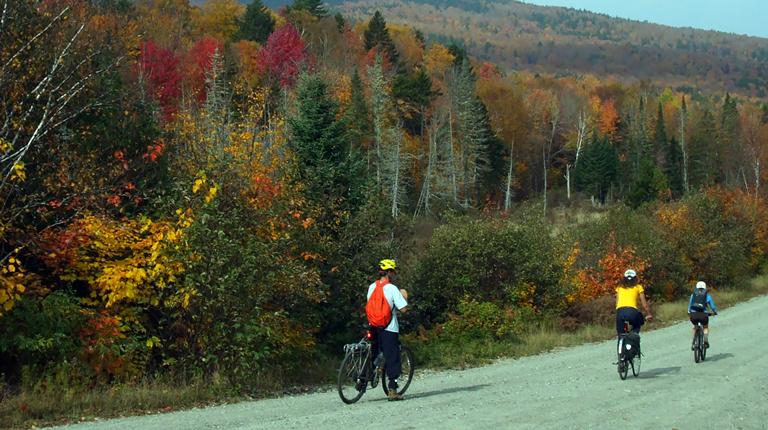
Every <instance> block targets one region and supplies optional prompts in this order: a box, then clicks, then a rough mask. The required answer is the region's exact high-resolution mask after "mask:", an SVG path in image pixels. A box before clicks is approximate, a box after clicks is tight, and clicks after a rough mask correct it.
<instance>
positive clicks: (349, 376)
mask: <svg viewBox="0 0 768 430" xmlns="http://www.w3.org/2000/svg"><path fill="white" fill-rule="evenodd" d="M364 366H365V355H363V354H359V353H355V352H351V353H349V354H347V355H346V357H344V361H342V362H341V367H340V368H339V380H338V384H339V397H341V401H342V402H344V403H346V404H352V403H355V402H356V401H358V400H360V397H363V393H365V380H363V379H362V378H361V375H362V373H363V369H364Z"/></svg>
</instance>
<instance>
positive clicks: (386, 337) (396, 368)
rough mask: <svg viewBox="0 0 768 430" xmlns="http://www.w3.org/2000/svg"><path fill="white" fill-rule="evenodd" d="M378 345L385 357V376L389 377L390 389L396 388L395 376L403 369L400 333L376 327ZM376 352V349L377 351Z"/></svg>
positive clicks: (397, 376)
mask: <svg viewBox="0 0 768 430" xmlns="http://www.w3.org/2000/svg"><path fill="white" fill-rule="evenodd" d="M378 335H379V345H380V346H381V349H382V350H383V351H384V358H386V359H387V369H386V372H387V376H388V377H389V387H388V388H390V389H393V390H396V389H397V378H399V377H400V372H402V370H403V365H402V363H401V362H400V334H399V333H393V332H391V331H386V330H384V329H381V328H380V329H378ZM377 353H378V351H377Z"/></svg>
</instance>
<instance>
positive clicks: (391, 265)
mask: <svg viewBox="0 0 768 430" xmlns="http://www.w3.org/2000/svg"><path fill="white" fill-rule="evenodd" d="M379 268H380V269H381V270H395V269H396V268H397V264H395V260H381V261H380V262H379Z"/></svg>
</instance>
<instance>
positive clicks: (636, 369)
mask: <svg viewBox="0 0 768 430" xmlns="http://www.w3.org/2000/svg"><path fill="white" fill-rule="evenodd" d="M629 363H630V365H631V366H632V375H634V376H635V378H637V376H638V375H640V365H641V364H642V363H643V359H642V355H641V354H640V352H638V353H637V355H635V358H633V359H632V361H630V362H629Z"/></svg>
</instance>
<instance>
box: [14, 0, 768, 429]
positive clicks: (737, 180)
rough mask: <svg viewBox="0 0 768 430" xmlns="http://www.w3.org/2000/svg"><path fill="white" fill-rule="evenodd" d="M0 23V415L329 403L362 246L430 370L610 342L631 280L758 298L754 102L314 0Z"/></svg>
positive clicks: (40, 13)
mask: <svg viewBox="0 0 768 430" xmlns="http://www.w3.org/2000/svg"><path fill="white" fill-rule="evenodd" d="M0 10H2V11H3V12H2V19H0V58H2V61H0V95H1V97H0V124H2V126H0V171H2V174H1V175H0V201H2V202H3V203H2V204H0V427H4V428H5V427H8V428H12V427H31V426H33V425H34V426H42V425H46V424H52V423H61V422H71V421H79V420H82V419H95V418H97V417H114V416H120V415H127V414H138V413H147V412H162V411H167V410H174V409H177V408H182V407H193V406H197V405H207V404H216V403H221V402H230V401H240V400H242V399H251V398H260V397H265V396H275V395H280V394H283V393H286V392H288V393H290V392H298V391H301V390H313V389H316V388H314V387H318V386H320V387H322V386H328V385H330V384H332V383H333V379H334V375H335V370H336V367H337V365H338V361H339V359H340V358H341V352H342V346H343V345H344V344H345V343H349V342H352V341H356V340H357V339H359V338H360V336H362V328H361V327H362V325H363V322H364V320H365V314H364V302H365V291H366V286H367V285H368V284H370V282H371V281H372V277H373V276H374V275H375V274H376V264H377V262H378V261H380V260H382V259H384V258H391V259H394V260H396V261H397V262H398V268H399V272H400V277H399V279H400V281H398V282H399V283H400V285H398V286H399V287H401V288H405V289H407V290H408V291H409V293H410V299H411V302H412V303H411V306H410V308H411V311H410V312H408V314H406V315H404V317H403V318H402V327H403V338H404V340H405V342H408V343H410V344H412V345H413V346H414V349H415V351H416V354H417V357H418V359H419V360H420V361H419V363H418V365H419V366H422V367H433V368H445V367H462V366H473V365H478V364H482V363H483V362H485V361H486V360H489V359H494V358H497V357H518V356H524V355H531V354H536V353H539V352H541V351H546V350H550V349H552V348H556V347H558V346H561V345H568V344H571V343H579V342H583V341H594V340H599V339H603V338H605V337H606V336H610V329H609V328H610V325H611V322H610V321H609V320H610V319H611V318H610V314H611V307H612V304H611V298H610V296H611V294H612V292H613V289H614V288H615V286H616V284H617V281H618V279H619V277H620V276H621V273H623V271H624V270H625V269H626V268H628V267H632V268H633V269H635V270H636V271H637V272H638V273H639V275H640V279H641V281H642V282H643V284H644V285H645V286H646V287H647V291H648V295H649V297H650V299H651V300H652V301H653V302H654V305H655V306H667V305H665V304H667V303H676V301H679V300H683V299H684V298H685V297H686V296H687V295H688V294H689V291H690V289H691V287H692V285H693V284H694V283H695V282H696V281H697V280H704V281H705V282H707V284H708V285H710V286H712V287H713V288H715V290H716V291H718V292H720V291H729V292H732V293H729V294H733V295H734V297H736V298H735V299H734V300H740V298H739V297H741V298H744V297H747V296H749V295H750V294H757V292H759V291H760V290H759V289H758V290H753V289H751V287H750V284H749V280H750V279H754V278H755V277H757V276H760V275H762V274H764V273H765V270H766V262H767V261H768V206H766V203H765V201H764V196H765V195H766V192H767V191H766V187H765V186H762V187H761V186H760V185H761V183H762V180H763V179H764V178H765V177H766V176H765V175H766V170H765V169H766V166H768V162H767V161H766V158H768V149H766V148H765V147H766V145H767V144H766V142H768V105H766V104H765V103H762V100H759V99H756V98H754V97H753V96H750V95H749V94H751V93H749V94H747V93H742V94H730V93H726V94H706V95H704V94H701V93H700V92H698V90H697V94H698V96H697V97H695V98H694V97H691V94H689V93H686V92H683V91H680V90H673V89H672V88H664V87H659V86H654V85H652V84H651V83H648V82H637V83H628V82H625V81H624V80H623V77H622V78H608V77H606V78H600V77H596V76H591V75H579V76H576V75H570V74H569V75H567V76H556V75H549V76H547V75H545V74H539V73H530V72H522V71H520V72H517V71H504V70H501V69H499V67H497V66H495V65H493V64H490V63H487V62H480V61H478V59H477V58H472V57H471V56H470V55H468V53H467V50H466V49H464V48H463V47H462V46H460V45H458V44H456V43H451V44H450V45H447V46H446V45H443V44H441V43H440V42H438V41H434V40H429V38H428V37H426V36H425V34H424V33H423V32H422V31H421V30H419V29H416V28H408V27H398V26H392V25H388V24H387V22H386V20H385V17H384V16H383V15H382V14H381V13H380V12H379V11H375V12H373V14H372V16H370V18H369V19H367V21H358V22H348V21H347V19H346V18H345V17H344V16H342V15H341V14H338V13H337V14H332V13H330V12H329V11H327V10H325V8H324V6H323V3H322V2H321V1H320V0H306V1H305V0H297V1H296V2H295V4H293V5H292V6H291V7H289V8H286V9H282V10H280V11H271V10H269V9H268V8H265V7H263V5H262V4H261V2H259V1H258V0H256V1H254V2H252V3H251V4H249V5H248V6H245V5H242V4H240V3H239V2H236V1H233V0H206V1H205V2H204V4H202V6H201V7H200V8H197V7H192V6H190V5H189V2H188V1H185V0H174V1H165V0H162V1H161V0H140V1H130V0H67V1H37V0H0ZM757 57H758V55H757V54H755V58H757ZM756 291H757V292H756ZM739 294H743V296H739ZM719 304H720V303H719ZM721 305H722V304H721ZM662 309H665V308H662ZM670 312H673V311H670ZM662 319H663V318H662Z"/></svg>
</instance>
